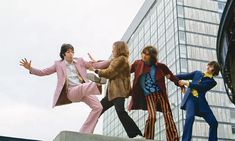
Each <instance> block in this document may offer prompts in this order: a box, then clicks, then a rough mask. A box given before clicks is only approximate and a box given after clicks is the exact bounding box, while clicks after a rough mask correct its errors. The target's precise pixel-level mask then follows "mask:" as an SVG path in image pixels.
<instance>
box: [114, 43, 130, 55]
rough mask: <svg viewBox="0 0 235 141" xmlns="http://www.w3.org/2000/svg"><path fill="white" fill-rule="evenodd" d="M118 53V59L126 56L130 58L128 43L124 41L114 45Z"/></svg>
mask: <svg viewBox="0 0 235 141" xmlns="http://www.w3.org/2000/svg"><path fill="white" fill-rule="evenodd" d="M113 46H114V47H115V51H116V57H118V56H125V57H129V48H128V45H127V43H126V42H124V41H116V42H114V43H113Z"/></svg>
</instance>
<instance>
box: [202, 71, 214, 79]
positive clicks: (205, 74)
mask: <svg viewBox="0 0 235 141" xmlns="http://www.w3.org/2000/svg"><path fill="white" fill-rule="evenodd" d="M204 77H209V78H212V77H213V75H212V74H210V73H208V72H204Z"/></svg>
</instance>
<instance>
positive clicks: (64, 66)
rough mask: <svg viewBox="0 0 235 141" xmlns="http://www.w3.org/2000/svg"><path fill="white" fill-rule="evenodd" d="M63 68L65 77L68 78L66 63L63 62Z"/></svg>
mask: <svg viewBox="0 0 235 141" xmlns="http://www.w3.org/2000/svg"><path fill="white" fill-rule="evenodd" d="M60 65H61V67H62V70H63V72H64V75H65V76H67V71H66V65H65V62H64V61H61V64H60Z"/></svg>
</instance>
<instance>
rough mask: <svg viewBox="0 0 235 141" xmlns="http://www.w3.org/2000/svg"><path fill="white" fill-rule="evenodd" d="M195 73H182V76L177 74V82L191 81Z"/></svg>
mask: <svg viewBox="0 0 235 141" xmlns="http://www.w3.org/2000/svg"><path fill="white" fill-rule="evenodd" d="M195 73H196V71H193V72H191V73H184V74H177V75H175V76H176V77H177V78H178V79H179V80H192V79H193V77H194V75H195Z"/></svg>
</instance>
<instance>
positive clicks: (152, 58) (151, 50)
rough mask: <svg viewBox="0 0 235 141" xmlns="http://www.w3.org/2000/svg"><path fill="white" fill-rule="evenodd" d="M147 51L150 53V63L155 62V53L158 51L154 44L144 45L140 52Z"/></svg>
mask: <svg viewBox="0 0 235 141" xmlns="http://www.w3.org/2000/svg"><path fill="white" fill-rule="evenodd" d="M147 52H148V53H149V55H150V63H151V64H155V63H157V61H158V60H157V55H158V51H157V49H156V48H155V47H154V46H151V45H148V46H146V47H144V49H143V50H142V53H147Z"/></svg>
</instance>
